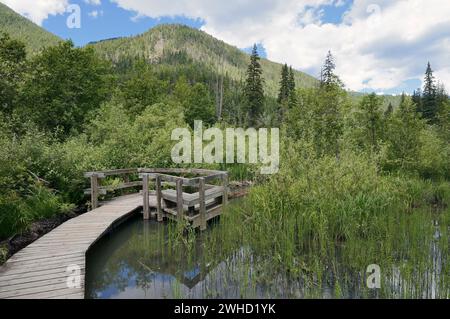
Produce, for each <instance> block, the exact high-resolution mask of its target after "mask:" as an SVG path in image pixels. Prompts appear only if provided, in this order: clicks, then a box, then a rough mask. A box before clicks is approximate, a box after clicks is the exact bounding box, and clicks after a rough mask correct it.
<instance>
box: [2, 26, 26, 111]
mask: <svg viewBox="0 0 450 319" xmlns="http://www.w3.org/2000/svg"><path fill="white" fill-rule="evenodd" d="M25 59H26V51H25V45H24V44H23V43H21V42H19V41H17V40H12V39H11V38H10V37H9V35H8V34H3V33H0V111H3V112H5V113H7V114H11V113H12V109H13V106H14V104H15V101H16V99H17V93H18V86H19V84H20V82H21V81H22V77H23V72H24V68H25Z"/></svg>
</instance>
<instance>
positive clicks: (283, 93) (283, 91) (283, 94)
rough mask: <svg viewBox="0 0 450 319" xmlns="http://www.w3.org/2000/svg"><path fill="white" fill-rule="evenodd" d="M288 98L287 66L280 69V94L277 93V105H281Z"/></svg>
mask: <svg viewBox="0 0 450 319" xmlns="http://www.w3.org/2000/svg"><path fill="white" fill-rule="evenodd" d="M288 98H289V69H288V66H287V64H285V65H283V66H282V68H281V80H280V92H279V93H278V103H280V104H282V103H284V102H286V101H287V100H288Z"/></svg>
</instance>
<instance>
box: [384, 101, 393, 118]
mask: <svg viewBox="0 0 450 319" xmlns="http://www.w3.org/2000/svg"><path fill="white" fill-rule="evenodd" d="M392 113H394V106H393V105H392V103H391V102H389V105H388V107H387V109H386V111H385V112H384V117H385V118H389V117H390V116H391V115H392Z"/></svg>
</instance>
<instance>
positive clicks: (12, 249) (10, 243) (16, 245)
mask: <svg viewBox="0 0 450 319" xmlns="http://www.w3.org/2000/svg"><path fill="white" fill-rule="evenodd" d="M86 212H87V207H86V206H85V205H83V206H80V207H77V208H76V209H74V210H73V211H71V212H68V213H64V214H58V215H56V216H54V217H51V218H47V219H42V220H38V221H36V222H34V223H32V224H31V226H30V227H29V229H28V230H26V231H24V232H23V233H20V234H16V235H14V236H12V237H10V238H8V239H5V240H3V241H0V249H2V250H5V249H6V250H7V252H2V254H0V265H2V264H4V263H5V262H6V261H7V260H8V259H9V258H10V257H11V256H12V255H14V254H15V253H16V252H18V251H19V250H21V249H23V248H25V247H26V246H28V245H30V244H31V243H33V242H34V241H36V240H37V239H39V238H41V237H42V236H44V235H45V234H47V233H49V232H50V231H52V230H53V229H55V228H56V227H58V226H59V225H61V224H63V223H65V222H66V221H68V220H69V219H72V218H74V217H77V216H80V215H82V214H84V213H86Z"/></svg>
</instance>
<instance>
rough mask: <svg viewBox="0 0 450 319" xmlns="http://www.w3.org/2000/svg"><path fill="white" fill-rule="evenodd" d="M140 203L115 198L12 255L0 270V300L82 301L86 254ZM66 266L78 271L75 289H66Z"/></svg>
mask: <svg viewBox="0 0 450 319" xmlns="http://www.w3.org/2000/svg"><path fill="white" fill-rule="evenodd" d="M150 201H151V202H152V201H154V202H155V203H156V198H152V196H150ZM142 202H143V201H142V195H140V194H135V195H128V196H122V197H118V198H116V199H114V200H112V201H110V202H107V203H105V205H103V206H101V207H99V208H97V209H94V210H92V211H90V212H88V213H86V214H83V215H80V216H78V217H76V218H73V219H71V220H69V221H67V222H65V223H64V224H62V225H60V226H59V227H57V228H55V229H54V230H53V231H51V232H49V233H48V234H46V235H44V236H43V237H41V238H39V239H38V240H36V241H35V242H33V243H32V244H30V245H29V246H27V247H26V248H24V249H23V250H21V251H19V252H18V253H16V254H15V255H14V256H12V257H11V258H10V259H9V260H8V261H7V262H6V263H5V264H4V265H3V266H2V267H0V299H5V298H20V299H43V298H58V299H59V298H62V299H82V298H84V275H85V267H86V252H87V250H88V249H89V247H91V246H92V245H93V244H94V243H95V242H96V241H97V240H98V239H100V238H101V237H102V235H103V234H105V232H107V231H109V230H110V229H111V228H112V227H113V226H115V225H117V224H118V223H120V222H121V221H124V220H125V219H126V218H127V217H130V216H131V214H132V213H133V212H135V211H136V210H137V209H138V208H140V207H142ZM151 204H153V203H151ZM153 205H155V204H153ZM69 266H75V267H79V270H80V287H79V288H70V287H69V286H71V285H68V279H69V276H70V275H72V274H73V273H71V272H70V271H68V267H69ZM69 270H70V268H69Z"/></svg>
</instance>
